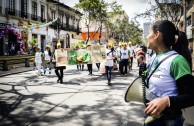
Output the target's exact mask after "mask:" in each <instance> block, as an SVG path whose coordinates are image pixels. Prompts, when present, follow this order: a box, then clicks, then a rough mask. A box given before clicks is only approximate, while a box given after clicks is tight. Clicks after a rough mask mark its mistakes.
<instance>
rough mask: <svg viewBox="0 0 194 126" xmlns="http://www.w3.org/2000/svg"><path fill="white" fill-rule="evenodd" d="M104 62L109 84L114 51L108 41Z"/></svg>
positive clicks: (109, 83)
mask: <svg viewBox="0 0 194 126" xmlns="http://www.w3.org/2000/svg"><path fill="white" fill-rule="evenodd" d="M106 55H107V56H106V63H105V68H106V77H107V80H108V85H109V86H110V85H111V73H112V68H113V64H114V63H113V60H114V59H115V52H114V50H113V43H112V42H109V43H108V49H106Z"/></svg>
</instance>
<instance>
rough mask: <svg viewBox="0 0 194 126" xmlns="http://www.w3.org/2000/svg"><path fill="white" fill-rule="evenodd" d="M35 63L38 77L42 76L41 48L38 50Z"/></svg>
mask: <svg viewBox="0 0 194 126" xmlns="http://www.w3.org/2000/svg"><path fill="white" fill-rule="evenodd" d="M35 63H36V68H37V69H38V76H39V75H40V76H41V64H42V52H40V48H37V52H36V53H35Z"/></svg>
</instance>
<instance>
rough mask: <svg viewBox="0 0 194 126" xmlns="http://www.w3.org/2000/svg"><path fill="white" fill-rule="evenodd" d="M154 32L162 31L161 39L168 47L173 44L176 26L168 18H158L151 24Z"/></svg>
mask: <svg viewBox="0 0 194 126" xmlns="http://www.w3.org/2000/svg"><path fill="white" fill-rule="evenodd" d="M152 28H153V31H154V33H156V32H158V31H159V32H161V33H162V41H163V42H164V44H165V46H166V47H168V48H170V47H171V46H174V44H175V35H176V34H177V30H176V27H175V26H174V24H173V23H172V22H171V21H168V20H160V21H156V22H154V23H153V25H152Z"/></svg>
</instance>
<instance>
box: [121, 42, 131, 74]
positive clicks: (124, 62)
mask: <svg viewBox="0 0 194 126" xmlns="http://www.w3.org/2000/svg"><path fill="white" fill-rule="evenodd" d="M129 60H130V51H129V50H128V49H127V43H124V47H123V49H121V75H123V76H127V66H128V63H129ZM124 70H125V71H124Z"/></svg>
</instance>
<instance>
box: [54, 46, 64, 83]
mask: <svg viewBox="0 0 194 126" xmlns="http://www.w3.org/2000/svg"><path fill="white" fill-rule="evenodd" d="M60 51H63V49H62V48H61V43H57V49H55V52H54V60H55V62H56V66H55V73H56V75H57V77H58V80H57V82H60V83H63V70H64V69H65V68H66V66H59V65H58V62H59V61H58V57H57V53H58V52H60ZM59 71H60V74H59Z"/></svg>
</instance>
